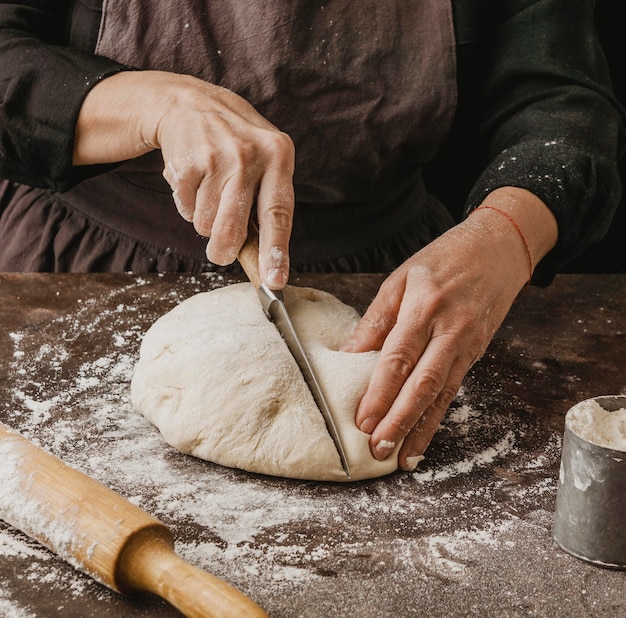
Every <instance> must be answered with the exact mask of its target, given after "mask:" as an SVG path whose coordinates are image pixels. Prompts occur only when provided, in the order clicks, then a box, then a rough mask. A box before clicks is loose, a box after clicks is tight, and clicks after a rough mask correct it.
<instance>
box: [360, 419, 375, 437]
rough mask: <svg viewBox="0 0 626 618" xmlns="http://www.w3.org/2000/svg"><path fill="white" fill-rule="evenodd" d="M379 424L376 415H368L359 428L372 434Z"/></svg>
mask: <svg viewBox="0 0 626 618" xmlns="http://www.w3.org/2000/svg"><path fill="white" fill-rule="evenodd" d="M376 425H378V419H377V418H376V417H375V416H368V417H367V418H366V419H365V420H364V421H363V422H362V423H361V424H360V425H359V429H360V430H361V431H362V432H363V433H367V434H371V433H372V432H373V431H374V429H376Z"/></svg>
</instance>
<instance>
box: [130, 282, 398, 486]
mask: <svg viewBox="0 0 626 618" xmlns="http://www.w3.org/2000/svg"><path fill="white" fill-rule="evenodd" d="M284 297H285V304H286V305H287V309H288V310H289V314H290V316H291V318H292V321H293V323H294V325H295V327H296V330H297V331H298V334H299V336H300V339H301V340H302V344H303V346H304V347H305V349H306V350H307V353H308V355H309V358H310V361H311V364H312V365H313V368H314V370H315V372H316V375H317V376H318V378H319V381H320V383H321V385H322V387H323V388H324V393H325V395H326V398H327V401H328V404H329V406H330V407H331V409H332V410H333V411H334V414H335V417H336V423H337V425H338V431H339V433H340V435H341V436H342V441H343V443H344V445H345V447H346V451H347V457H348V460H349V463H350V467H351V473H352V480H359V479H365V478H374V477H378V476H382V475H385V474H389V473H391V472H393V471H394V470H396V469H397V450H398V449H399V446H400V445H398V446H397V447H396V452H395V453H394V454H392V455H391V456H390V457H389V458H387V459H386V460H385V461H384V462H379V461H377V460H376V459H374V458H373V457H372V456H371V454H370V450H369V446H368V444H369V436H368V435H366V434H364V433H362V432H361V431H359V430H358V429H357V427H356V425H355V423H354V416H355V412H356V408H357V405H358V402H359V400H360V398H361V397H362V395H363V393H364V392H365V389H366V386H367V383H368V381H369V378H370V376H371V374H372V371H373V368H374V364H375V363H376V360H377V358H378V354H379V353H378V352H367V353H361V354H349V353H346V352H340V351H339V350H340V348H341V346H342V345H343V344H344V343H345V342H346V341H347V340H348V339H349V337H350V336H351V334H352V332H353V330H354V327H355V325H356V323H357V321H358V319H359V316H358V314H357V312H356V311H355V310H354V309H353V308H352V307H349V306H347V305H345V304H343V303H342V302H340V301H339V300H338V299H337V298H335V297H334V296H332V295H330V294H328V293H326V292H322V291H320V290H315V289H311V288H301V287H291V286H288V287H287V288H286V289H285V291H284ZM131 399H132V402H133V405H134V406H135V408H136V409H138V410H139V411H140V412H141V413H142V414H143V415H144V416H145V417H146V418H148V419H149V420H150V421H151V422H152V423H154V425H156V426H157V427H158V428H159V430H160V431H161V433H162V434H163V437H164V438H165V440H166V441H167V442H168V443H169V444H170V445H172V446H173V447H175V448H177V449H179V450H180V451H182V452H184V453H189V454H191V455H195V456H196V457H200V458H202V459H206V460H209V461H213V462H215V463H218V464H221V465H224V466H229V467H233V468H241V469H243V470H248V471H250V472H258V473H262V474H270V475H274V476H283V477H290V478H297V479H313V480H323V481H327V480H328V481H347V480H348V478H347V476H346V474H345V472H344V471H343V469H342V467H341V462H340V459H339V455H338V454H337V451H336V449H335V446H334V443H333V441H332V439H331V437H330V436H329V434H328V431H327V429H326V425H325V423H324V419H323V417H322V415H321V414H320V412H319V410H318V409H317V406H316V404H315V401H314V400H313V397H312V395H311V393H310V392H309V390H308V388H307V386H306V383H305V382H304V379H303V378H302V375H301V373H300V370H299V369H298V366H297V364H296V363H295V361H294V360H293V358H292V357H291V354H290V353H289V350H288V349H287V347H286V345H285V343H284V341H283V340H282V338H281V336H280V335H279V334H278V331H277V330H276V328H275V327H274V325H273V324H272V323H271V322H270V321H269V320H268V319H267V318H266V317H265V314H264V313H263V310H262V309H261V305H260V303H259V300H258V298H257V295H256V291H255V290H254V288H253V287H252V285H251V284H249V283H240V284H235V285H230V286H227V287H225V288H220V289H217V290H213V291H211V292H205V293H201V294H197V295H196V296H193V297H191V298H189V299H188V300H186V301H184V302H183V303H181V304H180V305H178V306H177V307H176V308H175V309H173V310H172V311H170V312H169V313H167V314H166V315H164V316H163V317H161V318H160V319H159V320H157V321H156V322H155V323H154V324H153V326H152V327H151V328H150V329H149V330H148V332H147V333H146V335H145V337H144V340H143V342H142V345H141V351H140V357H139V360H138V362H137V365H136V367H135V372H134V375H133V379H132V385H131Z"/></svg>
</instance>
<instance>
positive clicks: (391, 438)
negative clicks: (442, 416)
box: [370, 336, 457, 460]
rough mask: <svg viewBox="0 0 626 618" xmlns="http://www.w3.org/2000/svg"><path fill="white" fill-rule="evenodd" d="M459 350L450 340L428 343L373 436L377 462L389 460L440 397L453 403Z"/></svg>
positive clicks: (448, 338) (441, 338)
mask: <svg viewBox="0 0 626 618" xmlns="http://www.w3.org/2000/svg"><path fill="white" fill-rule="evenodd" d="M456 349H457V348H456V345H454V344H453V343H452V340H451V338H450V337H447V336H440V337H436V338H434V339H431V340H430V341H429V342H428V345H427V347H426V349H425V350H424V353H423V354H422V356H421V357H420V359H419V361H418V363H417V364H416V366H415V369H414V370H413V372H412V373H411V374H410V376H409V377H408V378H407V380H406V381H405V382H404V384H403V385H402V387H401V389H400V391H399V393H398V395H397V397H396V398H395V399H394V401H393V402H392V404H391V405H390V406H389V407H388V412H387V414H386V415H385V416H384V418H382V419H381V420H380V422H379V423H378V424H377V426H376V428H375V430H374V432H372V435H371V438H370V448H371V451H372V455H373V456H374V457H375V458H376V459H379V460H383V459H385V458H386V457H387V456H388V455H389V454H390V453H391V452H392V451H393V449H394V448H395V446H396V445H397V444H399V443H400V442H401V441H402V440H404V438H405V437H406V436H407V435H408V433H409V432H410V431H411V430H412V429H413V427H414V426H415V425H416V423H417V422H418V420H419V419H420V417H421V416H422V414H423V413H424V411H425V410H427V409H428V408H429V407H430V406H432V405H433V404H434V403H435V401H436V400H437V399H438V398H439V397H442V398H444V399H445V398H446V397H450V401H451V400H452V398H453V397H454V395H455V394H456V391H454V392H450V388H449V384H450V382H449V379H450V372H451V370H452V367H453V365H454V363H455V360H456V357H457V353H456ZM419 454H421V453H419Z"/></svg>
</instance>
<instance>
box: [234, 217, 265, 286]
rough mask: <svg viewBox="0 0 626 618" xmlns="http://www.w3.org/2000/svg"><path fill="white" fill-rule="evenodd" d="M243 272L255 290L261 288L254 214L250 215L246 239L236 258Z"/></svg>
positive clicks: (257, 236)
mask: <svg viewBox="0 0 626 618" xmlns="http://www.w3.org/2000/svg"><path fill="white" fill-rule="evenodd" d="M237 259H238V260H239V263H240V264H241V267H242V268H243V271H244V272H245V273H246V275H248V279H250V282H251V283H252V285H254V287H255V288H257V289H258V288H259V287H260V286H261V274H260V273H259V227H258V225H257V222H256V220H255V218H254V213H252V214H251V215H250V222H249V223H248V238H247V239H246V242H245V243H244V244H243V247H241V250H240V251H239V255H238V256H237Z"/></svg>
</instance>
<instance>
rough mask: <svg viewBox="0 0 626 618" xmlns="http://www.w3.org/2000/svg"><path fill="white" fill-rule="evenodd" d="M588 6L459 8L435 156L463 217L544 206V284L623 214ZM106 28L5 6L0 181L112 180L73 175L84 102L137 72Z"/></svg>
mask: <svg viewBox="0 0 626 618" xmlns="http://www.w3.org/2000/svg"><path fill="white" fill-rule="evenodd" d="M594 6H595V3H594V2H593V0H453V15H454V24H455V35H456V53H457V80H458V90H459V102H458V109H457V116H456V120H455V123H454V126H453V130H452V133H451V135H450V137H449V140H448V142H447V144H446V145H445V146H444V150H443V152H442V155H441V157H442V160H444V161H448V160H449V159H446V152H447V153H452V157H453V160H454V161H455V162H456V163H458V164H459V165H461V166H462V171H456V172H455V170H454V169H452V168H451V169H450V171H449V176H450V182H454V180H455V177H458V178H459V179H461V178H462V177H463V176H466V177H467V176H468V175H469V177H470V178H471V180H472V183H473V184H472V186H471V189H470V190H469V196H468V199H467V203H466V205H465V209H466V211H469V210H471V209H472V208H475V207H476V206H477V205H478V204H479V203H480V202H481V201H482V199H483V198H484V197H485V196H486V195H487V194H488V193H489V192H490V191H492V190H494V189H495V188H497V187H500V186H507V185H513V186H518V187H522V188H525V189H528V190H529V191H531V192H532V193H534V194H535V195H537V196H538V197H539V198H541V199H542V200H543V201H544V202H545V203H546V204H547V205H548V206H549V207H550V209H551V210H552V212H553V213H554V215H555V216H556V219H557V222H558V225H559V240H558V244H557V247H556V248H555V250H554V251H553V252H552V253H551V256H550V259H549V260H547V261H546V260H544V263H543V265H542V267H543V272H542V269H539V274H538V279H539V280H540V281H541V280H542V279H543V280H548V279H549V277H550V273H551V272H552V271H553V268H554V267H555V266H556V267H558V265H560V264H562V263H565V262H567V261H568V260H570V259H572V258H573V257H575V256H576V255H577V254H578V253H580V252H581V251H583V250H584V249H586V248H587V247H588V246H589V245H590V244H591V243H593V242H595V241H597V240H598V239H599V238H601V237H602V236H603V235H604V234H605V233H606V230H607V228H608V225H609V223H610V220H611V217H612V215H613V213H614V211H615V209H616V208H617V204H618V202H619V196H620V181H619V175H618V171H617V166H616V159H617V154H618V152H619V151H620V150H621V148H622V142H623V124H622V116H621V111H620V108H619V105H618V104H617V102H616V101H615V99H614V97H613V95H612V92H611V86H610V79H609V75H608V69H607V66H606V63H605V59H604V56H603V54H602V51H601V48H600V46H599V43H598V40H597V37H596V34H595V31H594V28H593V12H594ZM100 15H101V1H100V2H99V1H98V0H91V1H90V2H82V1H80V0H22V1H19V2H0V176H1V177H4V178H8V179H10V180H13V181H16V182H20V183H23V184H27V185H32V186H38V187H44V188H47V189H50V190H52V191H63V190H66V189H68V188H70V187H72V186H74V185H75V184H77V183H78V182H80V181H81V180H82V179H84V178H85V177H88V176H90V175H93V174H97V173H98V172H99V171H101V170H102V169H107V167H106V166H87V167H76V166H73V165H72V151H73V141H74V131H75V126H76V119H77V116H78V112H79V110H80V107H81V105H82V102H83V100H84V97H85V96H86V94H87V93H88V92H89V90H90V89H91V88H92V87H93V86H94V85H95V84H97V83H98V82H99V81H100V80H102V79H104V78H105V77H107V76H109V75H112V74H114V73H116V72H119V71H123V70H127V69H128V68H129V67H125V66H123V65H120V64H119V63H117V62H114V61H112V60H110V59H107V58H104V57H99V56H95V55H94V53H93V50H94V48H95V44H96V39H97V33H98V27H99V23H100ZM458 152H462V153H463V155H464V156H465V157H466V158H464V159H462V160H459V157H458V154H456V156H455V153H458ZM459 182H460V180H459Z"/></svg>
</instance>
